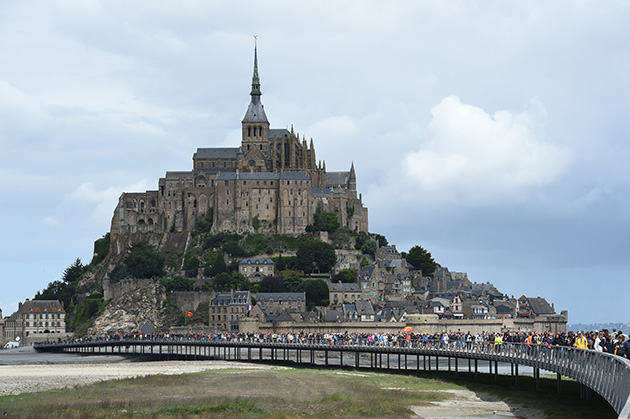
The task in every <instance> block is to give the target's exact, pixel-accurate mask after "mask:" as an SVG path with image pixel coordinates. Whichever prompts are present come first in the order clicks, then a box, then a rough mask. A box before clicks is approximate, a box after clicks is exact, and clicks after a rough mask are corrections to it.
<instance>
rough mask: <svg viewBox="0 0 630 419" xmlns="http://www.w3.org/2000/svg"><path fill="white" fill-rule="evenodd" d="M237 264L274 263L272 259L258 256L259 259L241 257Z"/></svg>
mask: <svg viewBox="0 0 630 419" xmlns="http://www.w3.org/2000/svg"><path fill="white" fill-rule="evenodd" d="M238 264H239V265H274V262H273V260H271V259H266V258H260V259H255V258H252V259H241V260H239V261H238Z"/></svg>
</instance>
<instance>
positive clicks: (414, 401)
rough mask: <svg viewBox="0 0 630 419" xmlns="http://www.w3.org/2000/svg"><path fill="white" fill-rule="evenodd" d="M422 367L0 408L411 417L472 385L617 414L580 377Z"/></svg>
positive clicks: (60, 413) (19, 400)
mask: <svg viewBox="0 0 630 419" xmlns="http://www.w3.org/2000/svg"><path fill="white" fill-rule="evenodd" d="M453 378H454V374H453V373H439V374H436V373H424V374H419V375H404V374H385V373H374V372H365V371H351V370H330V369H329V370H319V369H314V368H313V369H282V370H216V371H208V372H203V373H195V374H183V375H176V376H172V375H171V376H163V375H158V376H150V377H144V378H136V379H127V380H118V381H108V382H103V383H99V384H95V385H91V386H86V387H81V388H76V389H67V390H54V391H47V392H41V393H25V394H21V395H17V396H5V397H0V406H1V407H0V415H2V414H3V413H4V412H6V413H7V417H11V418H12V417H23V418H42V417H46V418H66V417H69V418H106V417H130V418H132V417H139V418H145V417H147V418H202V417H213V418H265V419H266V418H278V419H280V418H330V417H379V418H380V417H411V416H412V411H411V410H410V406H421V405H423V404H426V403H428V402H431V401H440V400H446V399H449V398H451V397H453V396H452V395H451V394H449V393H446V392H441V390H453V389H454V390H458V389H460V390H461V389H470V390H473V391H475V392H477V394H478V395H479V396H480V397H482V398H483V397H484V395H489V397H494V398H499V399H501V400H506V401H508V402H509V403H518V404H522V405H526V406H528V405H530V406H532V407H538V408H542V409H546V413H547V417H550V418H595V417H596V418H606V417H616V415H614V412H613V411H612V409H611V408H610V407H609V406H607V404H606V403H605V402H604V401H603V400H602V399H600V398H599V397H598V396H597V395H595V394H594V395H593V400H591V401H588V402H587V401H584V400H580V399H579V391H577V393H576V389H578V390H579V388H578V387H577V383H575V382H569V381H567V382H564V384H563V390H564V392H563V394H562V395H560V396H558V395H556V391H555V379H543V380H542V386H543V387H542V391H541V392H536V391H535V383H534V380H533V379H532V378H531V377H526V376H521V379H520V385H519V387H518V388H515V387H514V385H513V378H511V377H509V376H500V377H499V382H498V383H495V382H494V378H493V377H492V376H488V375H485V374H480V375H479V380H478V381H474V375H473V374H463V373H459V374H458V376H457V381H455V380H453Z"/></svg>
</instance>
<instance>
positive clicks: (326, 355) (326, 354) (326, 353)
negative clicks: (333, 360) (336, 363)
mask: <svg viewBox="0 0 630 419" xmlns="http://www.w3.org/2000/svg"><path fill="white" fill-rule="evenodd" d="M324 357H325V360H326V362H325V363H324V365H326V366H328V351H327V350H324Z"/></svg>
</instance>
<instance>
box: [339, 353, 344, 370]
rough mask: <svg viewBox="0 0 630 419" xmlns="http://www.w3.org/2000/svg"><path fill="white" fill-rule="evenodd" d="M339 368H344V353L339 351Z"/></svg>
mask: <svg viewBox="0 0 630 419" xmlns="http://www.w3.org/2000/svg"><path fill="white" fill-rule="evenodd" d="M339 366H340V367H341V368H343V351H339Z"/></svg>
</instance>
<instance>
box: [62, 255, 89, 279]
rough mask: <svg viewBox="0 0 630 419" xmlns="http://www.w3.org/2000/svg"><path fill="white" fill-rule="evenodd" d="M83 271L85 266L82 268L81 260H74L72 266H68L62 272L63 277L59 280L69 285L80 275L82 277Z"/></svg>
mask: <svg viewBox="0 0 630 419" xmlns="http://www.w3.org/2000/svg"><path fill="white" fill-rule="evenodd" d="M84 271H85V266H83V263H81V259H79V258H77V260H75V261H74V263H73V264H72V265H70V266H68V267H67V268H66V269H65V270H64V271H63V276H62V277H61V279H62V280H63V281H64V282H65V283H67V284H69V283H71V282H74V281H76V280H77V279H79V278H80V277H81V275H83V272H84Z"/></svg>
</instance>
